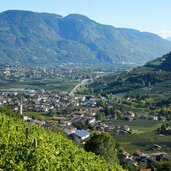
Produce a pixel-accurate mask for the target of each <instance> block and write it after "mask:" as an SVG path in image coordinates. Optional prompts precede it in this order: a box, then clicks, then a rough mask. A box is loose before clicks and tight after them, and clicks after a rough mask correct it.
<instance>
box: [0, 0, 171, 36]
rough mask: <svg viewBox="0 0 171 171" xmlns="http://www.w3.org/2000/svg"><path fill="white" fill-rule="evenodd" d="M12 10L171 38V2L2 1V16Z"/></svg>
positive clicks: (116, 0)
mask: <svg viewBox="0 0 171 171" xmlns="http://www.w3.org/2000/svg"><path fill="white" fill-rule="evenodd" d="M10 9H18V10H30V11H35V12H50V13H55V14H61V15H63V16H65V15H68V14H70V13H78V14H83V15H86V16H88V17H89V18H91V19H93V20H96V21H97V22H100V23H103V24H109V25H113V26H115V27H126V28H135V29H138V30H141V31H149V32H154V33H160V34H161V35H162V36H163V37H166V36H171V0H0V11H1V12H2V11H5V10H10Z"/></svg>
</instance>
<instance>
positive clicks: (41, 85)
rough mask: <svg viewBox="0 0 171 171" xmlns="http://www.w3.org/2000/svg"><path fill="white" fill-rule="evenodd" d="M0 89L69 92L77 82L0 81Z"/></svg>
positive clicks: (61, 80) (27, 79) (26, 79)
mask: <svg viewBox="0 0 171 171" xmlns="http://www.w3.org/2000/svg"><path fill="white" fill-rule="evenodd" d="M0 82H1V84H0V89H4V88H30V89H46V90H71V89H73V88H74V87H75V85H76V84H78V82H77V81H73V80H68V79H58V78H54V79H49V78H48V79H47V78H42V79H39V78H37V79H30V78H25V79H22V80H4V79H0Z"/></svg>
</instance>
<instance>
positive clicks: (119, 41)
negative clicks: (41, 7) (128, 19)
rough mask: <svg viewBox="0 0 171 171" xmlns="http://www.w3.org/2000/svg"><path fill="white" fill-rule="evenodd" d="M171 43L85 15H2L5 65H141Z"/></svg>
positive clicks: (0, 54) (0, 44) (0, 51)
mask: <svg viewBox="0 0 171 171" xmlns="http://www.w3.org/2000/svg"><path fill="white" fill-rule="evenodd" d="M170 50H171V43H170V42H169V41H167V40H164V39H162V38H161V37H159V36H157V35H155V34H152V33H147V32H140V31H137V30H134V29H125V28H115V27H113V26H109V25H102V24H99V23H97V22H95V21H93V20H91V19H89V18H88V17H86V16H83V15H79V14H70V15H68V16H66V17H62V16H60V15H56V14H49V13H36V12H30V11H18V10H9V11H5V12H2V13H0V63H1V64H4V63H10V64H26V65H33V64H34V65H39V64H47V65H55V64H58V63H77V64H88V65H90V64H91V65H98V64H111V65H115V64H133V65H142V64H144V63H146V62H148V61H150V60H152V59H155V58H156V57H158V56H161V55H163V54H165V53H168V52H169V51H170Z"/></svg>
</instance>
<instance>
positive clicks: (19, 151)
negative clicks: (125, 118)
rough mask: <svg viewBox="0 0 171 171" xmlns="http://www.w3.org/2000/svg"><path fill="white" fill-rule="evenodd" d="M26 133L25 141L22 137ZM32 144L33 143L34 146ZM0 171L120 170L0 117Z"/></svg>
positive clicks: (63, 141) (36, 129)
mask: <svg viewBox="0 0 171 171" xmlns="http://www.w3.org/2000/svg"><path fill="white" fill-rule="evenodd" d="M26 129H28V138H27V134H26ZM34 141H35V142H36V141H37V146H36V143H34ZM0 170H4V171H5V170H17V171H20V170H21V171H24V170H48V171H53V170H54V171H55V170H61V171H62V170H65V171H66V170H70V171H72V170H73V171H76V170H77V171H79V170H80V171H83V170H87V171H91V170H98V171H100V170H106V171H107V170H123V169H122V168H121V167H120V166H119V165H117V164H114V165H112V164H107V163H106V162H105V161H104V160H103V159H101V158H100V157H98V156H96V155H94V154H93V153H88V152H85V151H84V150H83V149H81V148H78V147H76V145H74V144H73V143H72V142H71V141H70V140H68V139H66V138H64V137H62V136H61V135H59V134H56V133H53V132H51V131H48V130H44V129H43V128H40V127H37V126H34V125H31V124H29V123H24V122H23V121H22V120H21V119H17V118H16V117H9V116H7V115H5V114H2V113H1V114H0Z"/></svg>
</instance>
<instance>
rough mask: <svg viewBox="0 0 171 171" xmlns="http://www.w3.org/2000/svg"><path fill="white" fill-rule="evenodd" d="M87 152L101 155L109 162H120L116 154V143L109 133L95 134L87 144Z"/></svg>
mask: <svg viewBox="0 0 171 171" xmlns="http://www.w3.org/2000/svg"><path fill="white" fill-rule="evenodd" d="M85 150H86V151H91V152H93V153H95V154H96V155H100V156H101V157H103V158H104V159H105V160H106V161H108V162H112V163H113V162H118V158H117V155H116V152H115V141H114V139H113V137H112V136H111V135H110V134H109V133H106V132H103V133H97V132H96V133H94V134H93V136H92V137H91V138H90V139H89V140H88V141H87V142H86V144H85Z"/></svg>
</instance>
